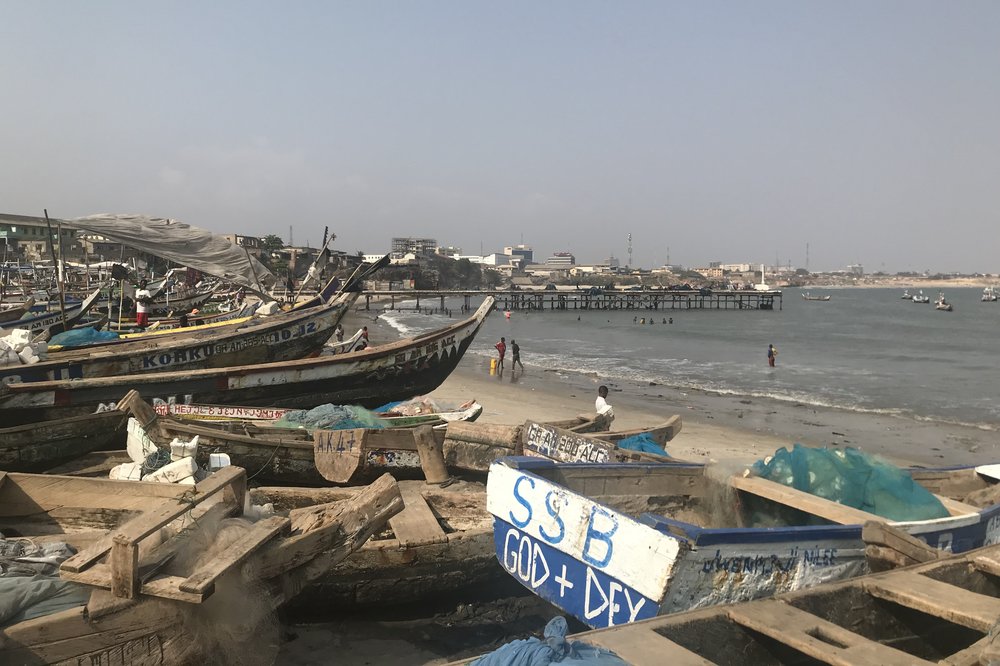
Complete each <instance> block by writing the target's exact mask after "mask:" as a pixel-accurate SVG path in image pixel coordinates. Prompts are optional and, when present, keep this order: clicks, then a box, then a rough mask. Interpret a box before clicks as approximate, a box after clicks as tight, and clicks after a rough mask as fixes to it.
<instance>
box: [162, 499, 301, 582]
mask: <svg viewBox="0 0 1000 666" xmlns="http://www.w3.org/2000/svg"><path fill="white" fill-rule="evenodd" d="M290 525H291V521H289V520H288V518H285V517H283V516H271V517H270V518H265V519H263V520H261V521H258V522H257V523H254V525H253V527H251V528H250V529H249V530H248V531H247V533H246V534H244V535H243V537H242V538H240V539H238V540H237V541H236V542H235V543H233V544H230V546H229V547H228V548H226V550H225V552H224V553H223V554H221V555H220V556H219V557H216V558H214V559H213V560H211V561H210V562H208V563H207V564H206V565H204V566H201V567H199V568H198V569H197V570H196V571H194V572H193V573H192V574H191V575H190V576H188V577H187V579H186V580H184V582H182V583H181V584H180V589H181V591H182V592H190V593H192V594H205V593H206V592H209V593H210V592H211V591H212V588H213V587H214V585H215V581H216V579H218V578H219V576H221V575H223V574H224V573H226V572H227V571H229V570H230V569H231V568H233V567H235V566H236V565H238V564H240V563H241V562H243V561H244V560H246V558H247V557H249V556H250V555H251V554H252V553H253V552H254V551H256V550H257V549H258V548H260V547H261V546H263V545H264V544H265V543H266V542H267V541H269V540H271V539H273V538H274V537H276V536H278V535H279V534H281V533H282V532H286V533H287V532H288V531H289V526H290Z"/></svg>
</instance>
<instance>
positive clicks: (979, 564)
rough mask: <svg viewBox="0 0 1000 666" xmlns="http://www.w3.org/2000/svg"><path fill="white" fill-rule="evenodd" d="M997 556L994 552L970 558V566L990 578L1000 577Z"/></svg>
mask: <svg viewBox="0 0 1000 666" xmlns="http://www.w3.org/2000/svg"><path fill="white" fill-rule="evenodd" d="M997 555H998V553H997V552H996V551H990V553H984V554H982V555H976V556H975V557H973V558H972V566H974V567H976V568H977V569H979V570H980V571H982V572H983V573H988V574H990V575H991V576H1000V557H998V556H997Z"/></svg>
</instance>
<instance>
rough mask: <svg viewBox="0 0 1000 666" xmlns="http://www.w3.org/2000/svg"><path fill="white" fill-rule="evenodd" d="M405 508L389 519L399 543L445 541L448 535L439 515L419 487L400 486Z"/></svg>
mask: <svg viewBox="0 0 1000 666" xmlns="http://www.w3.org/2000/svg"><path fill="white" fill-rule="evenodd" d="M400 494H401V495H402V496H403V504H404V506H405V508H404V509H403V510H402V511H400V512H399V513H398V514H396V515H395V516H393V517H392V518H390V519H389V527H391V528H392V531H393V533H394V534H395V535H396V539H397V540H398V541H399V545H400V546H402V547H404V548H405V547H407V546H416V545H423V544H432V543H444V542H445V541H447V540H448V536H447V535H446V534H445V533H444V530H443V529H441V525H440V523H438V519H437V517H436V516H435V515H434V512H433V511H431V508H430V506H428V505H427V500H425V499H424V496H423V494H422V493H421V492H420V490H419V489H418V488H414V487H413V486H411V485H405V486H403V487H402V488H400Z"/></svg>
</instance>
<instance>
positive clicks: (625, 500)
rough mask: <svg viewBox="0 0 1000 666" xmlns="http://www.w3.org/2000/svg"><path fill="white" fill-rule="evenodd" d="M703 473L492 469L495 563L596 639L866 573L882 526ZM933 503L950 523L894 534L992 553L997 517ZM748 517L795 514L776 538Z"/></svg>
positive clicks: (751, 482) (775, 488) (772, 489)
mask: <svg viewBox="0 0 1000 666" xmlns="http://www.w3.org/2000/svg"><path fill="white" fill-rule="evenodd" d="M705 470H706V468H705V467H703V466H700V465H691V464H681V463H675V464H649V463H625V464H613V465H607V464H593V465H587V464H579V463H574V464H562V463H554V462H552V461H548V460H543V459H534V458H509V459H506V460H502V461H498V462H497V463H494V464H493V465H492V466H491V468H490V475H489V481H488V498H487V508H488V509H489V511H490V513H491V514H492V515H493V516H494V545H495V551H496V554H497V559H498V560H499V561H500V563H501V564H502V565H503V567H504V568H505V569H506V570H507V571H508V572H509V573H510V575H511V576H512V577H514V578H515V579H516V580H518V581H519V582H521V583H522V584H523V585H524V586H525V587H527V588H528V589H530V590H531V591H532V592H534V593H535V594H536V595H538V596H540V597H542V598H543V599H546V600H548V601H550V602H551V603H553V604H555V605H556V606H558V607H559V608H561V609H563V610H564V611H566V612H568V613H569V614H571V615H573V616H575V617H576V618H578V619H579V620H580V621H582V622H584V623H586V624H588V625H589V626H591V627H595V628H597V627H606V626H613V625H619V624H624V623H626V622H633V621H636V620H641V619H645V618H649V617H653V616H655V615H659V614H666V613H672V612H677V611H681V610H686V609H689V608H695V607H700V606H709V605H714V604H719V603H732V602H735V601H743V600H749V599H754V598H759V597H763V596H771V595H773V594H775V593H778V592H785V591H792V590H796V589H801V588H806V587H810V586H813V585H815V584H817V583H820V582H824V581H830V580H837V579H844V578H850V577H854V576H858V575H862V574H865V573H867V572H868V563H867V560H866V559H865V557H864V553H865V548H864V543H863V541H862V535H861V532H862V525H863V524H864V523H865V522H866V521H869V520H874V521H876V522H887V521H886V520H885V519H883V518H881V517H878V516H874V515H872V514H870V513H866V512H864V511H859V510H857V509H853V508H850V507H846V506H844V505H841V504H837V503H835V502H832V501H829V500H825V499H822V498H820V497H816V496H814V495H809V494H807V493H803V492H801V491H797V490H794V489H792V488H789V487H786V486H782V485H779V484H776V483H774V482H771V481H767V480H764V479H761V478H755V477H746V478H745V477H730V478H729V479H727V480H724V481H719V480H716V479H713V478H712V475H709V474H706V471H705ZM967 473H968V472H964V474H967ZM954 474H955V475H956V476H958V477H960V476H962V474H960V473H958V472H957V471H956V472H954ZM938 485H939V487H941V486H943V485H944V484H943V483H942V482H940V481H938ZM751 500H752V502H751ZM942 502H943V504H944V506H945V508H946V509H947V510H948V512H949V513H950V514H951V515H949V516H948V517H945V518H939V519H934V520H924V521H914V522H895V523H890V524H892V525H893V526H895V527H898V528H900V529H902V530H903V531H905V532H906V533H908V534H910V535H912V536H915V537H918V538H919V539H921V540H922V541H925V542H926V543H927V544H928V545H930V546H932V547H935V548H939V549H943V550H950V551H953V552H960V551H966V550H969V549H972V548H976V547H979V546H982V545H983V544H990V543H994V542H997V541H1000V505H995V504H994V505H992V506H989V507H987V508H983V509H980V508H978V507H976V506H972V505H970V504H967V503H964V502H961V501H956V500H954V499H951V498H942ZM751 504H752V505H753V507H754V508H756V509H758V510H760V509H761V508H769V507H770V508H774V509H775V512H774V513H775V514H776V513H777V509H778V508H779V507H791V508H794V509H795V510H796V512H795V513H794V514H793V515H791V516H790V517H788V516H786V519H785V521H784V524H783V525H781V526H774V525H773V521H772V522H771V523H759V522H755V521H757V520H758V514H756V513H754V512H753V511H751V510H750V508H751V507H750V505H751ZM772 515H773V514H772ZM769 517H770V516H769ZM817 522H820V523H823V524H820V525H815V524H814V523H817ZM755 524H762V525H767V526H761V527H756V526H754V525H755Z"/></svg>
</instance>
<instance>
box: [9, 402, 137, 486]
mask: <svg viewBox="0 0 1000 666" xmlns="http://www.w3.org/2000/svg"><path fill="white" fill-rule="evenodd" d="M127 418H128V416H127V414H125V412H122V411H118V410H111V411H105V412H101V413H99V414H82V415H80V416H71V417H69V418H65V419H57V420H55V421H42V422H41V423H28V424H23V425H18V426H11V427H9V428H0V469H2V470H5V471H8V472H40V471H42V470H46V469H50V468H51V467H53V466H55V465H58V464H60V463H63V462H66V461H69V460H73V459H75V458H77V457H79V456H81V455H83V454H85V453H90V452H91V451H100V450H104V449H110V448H113V447H115V446H118V445H120V444H121V442H122V441H124V434H125V422H126V420H127Z"/></svg>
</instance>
